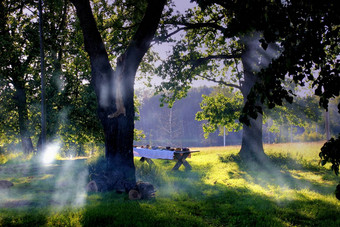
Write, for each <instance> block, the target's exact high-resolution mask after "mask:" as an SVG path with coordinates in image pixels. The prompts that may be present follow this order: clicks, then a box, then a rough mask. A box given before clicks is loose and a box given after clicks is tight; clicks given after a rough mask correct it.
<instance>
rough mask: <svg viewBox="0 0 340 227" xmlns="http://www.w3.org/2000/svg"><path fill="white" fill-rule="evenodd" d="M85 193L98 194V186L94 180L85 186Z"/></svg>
mask: <svg viewBox="0 0 340 227" xmlns="http://www.w3.org/2000/svg"><path fill="white" fill-rule="evenodd" d="M86 191H87V192H98V186H97V184H96V182H95V181H94V180H91V181H90V182H89V183H88V184H87V185H86Z"/></svg>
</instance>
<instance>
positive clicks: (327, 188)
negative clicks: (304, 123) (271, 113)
mask: <svg viewBox="0 0 340 227" xmlns="http://www.w3.org/2000/svg"><path fill="white" fill-rule="evenodd" d="M322 145H323V142H317V143H288V144H272V145H265V152H266V153H267V154H268V155H269V157H270V160H271V163H270V164H268V163H267V164H264V165H261V166H249V165H246V164H245V163H243V162H242V161H240V160H239V158H238V156H237V155H236V154H237V152H238V151H239V149H240V147H239V146H228V147H208V148H193V149H198V150H200V152H199V153H194V154H192V157H191V158H190V159H188V161H189V163H190V164H191V165H192V167H193V169H192V171H185V170H184V167H183V166H182V167H181V168H180V170H179V171H171V168H172V167H173V165H174V164H175V162H174V161H170V160H154V162H155V165H149V164H148V163H146V162H143V163H142V162H140V161H139V159H137V158H136V159H135V163H136V170H137V178H138V179H139V180H142V181H147V182H150V183H152V184H154V186H155V187H156V189H157V192H156V197H155V198H154V199H151V200H139V201H131V200H129V199H128V196H127V195H126V194H117V193H115V192H110V193H91V194H87V193H86V192H85V185H86V183H87V182H88V181H89V179H88V163H91V161H93V160H86V159H77V160H57V161H55V162H53V163H52V164H48V165H43V164H40V162H39V160H38V159H34V158H33V159H31V160H30V161H25V162H18V161H17V160H16V159H14V160H9V161H8V162H7V163H5V164H2V165H0V180H9V181H11V182H13V183H14V186H13V187H12V188H10V189H9V190H7V191H4V190H2V191H0V226H340V201H338V200H337V199H336V198H335V196H334V191H335V187H336V185H337V184H338V183H339V177H337V176H335V174H334V173H333V172H332V171H331V170H330V166H329V165H326V166H325V167H323V166H320V165H319V156H318V154H319V152H320V148H321V146H322Z"/></svg>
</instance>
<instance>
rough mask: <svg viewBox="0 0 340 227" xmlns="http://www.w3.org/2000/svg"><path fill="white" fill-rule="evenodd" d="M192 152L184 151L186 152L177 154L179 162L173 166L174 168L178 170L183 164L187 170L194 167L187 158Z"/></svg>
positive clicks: (176, 157)
mask: <svg viewBox="0 0 340 227" xmlns="http://www.w3.org/2000/svg"><path fill="white" fill-rule="evenodd" d="M189 154H190V153H187V154H186V153H184V154H182V155H181V154H175V159H177V163H176V164H175V166H174V167H173V168H172V170H178V169H179V167H180V166H181V165H182V164H183V165H184V166H185V169H186V170H191V169H192V167H191V165H190V164H189V163H188V162H187V161H186V160H185V159H186V158H187V157H188V156H189Z"/></svg>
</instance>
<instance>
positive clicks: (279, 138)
mask: <svg viewBox="0 0 340 227" xmlns="http://www.w3.org/2000/svg"><path fill="white" fill-rule="evenodd" d="M216 89H217V87H205V86H204V87H198V88H191V89H190V91H189V92H188V95H187V97H185V98H183V99H181V100H178V101H176V102H175V103H174V105H173V107H172V108H169V107H168V105H167V104H164V106H163V107H161V101H160V98H161V97H160V95H156V96H154V95H153V93H152V92H151V91H150V90H137V91H136V94H137V96H138V97H141V98H140V100H139V102H140V107H139V112H140V114H139V117H140V119H139V120H138V121H136V123H135V128H136V129H138V130H142V131H143V134H144V135H145V138H143V139H141V140H140V141H135V145H147V144H148V145H151V146H174V147H193V146H194V147H200V146H223V144H224V138H223V134H224V130H223V127H222V126H221V127H219V130H216V132H214V133H210V134H209V136H208V137H207V138H205V137H204V134H205V133H204V131H203V128H202V124H204V123H206V121H198V120H196V114H197V112H199V111H201V107H200V104H201V102H202V100H203V98H202V95H213V94H214V93H216ZM307 99H308V100H307ZM297 103H298V104H297V105H299V108H294V107H293V108H289V111H290V113H289V114H292V115H295V117H299V115H301V114H303V113H299V111H300V112H301V110H302V109H303V110H304V111H307V112H309V111H312V112H314V113H315V115H316V116H314V117H308V116H304V117H305V119H303V121H302V123H301V122H300V123H296V121H294V120H287V119H285V117H283V116H281V117H280V116H279V117H278V116H277V115H278V114H277V111H275V114H273V116H270V113H269V114H268V116H267V118H266V120H265V123H264V125H263V142H264V143H280V142H301V141H319V140H326V132H325V131H326V129H325V116H326V115H325V111H324V110H323V109H320V108H319V106H318V100H317V99H316V98H311V97H308V98H306V97H304V98H300V101H299V102H297ZM311 104H313V105H311ZM304 105H306V106H304ZM313 108H314V109H313ZM292 110H293V111H295V113H294V112H293V113H292V112H291V111H292ZM284 114H285V113H281V115H284ZM300 118H301V117H300ZM329 118H330V119H329V128H330V134H331V136H334V135H337V134H339V133H340V121H339V119H340V114H339V113H338V112H337V107H336V100H333V102H331V103H330V107H329ZM241 135H242V129H241V130H240V131H235V130H232V129H229V132H228V130H226V137H225V144H226V145H239V144H241Z"/></svg>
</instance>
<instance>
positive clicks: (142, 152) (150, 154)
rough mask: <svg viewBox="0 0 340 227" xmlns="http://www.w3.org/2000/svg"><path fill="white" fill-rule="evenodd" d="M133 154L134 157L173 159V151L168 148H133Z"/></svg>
mask: <svg viewBox="0 0 340 227" xmlns="http://www.w3.org/2000/svg"><path fill="white" fill-rule="evenodd" d="M133 155H134V156H135V157H144V158H152V159H174V151H168V150H157V149H156V150H153V149H145V148H133Z"/></svg>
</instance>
